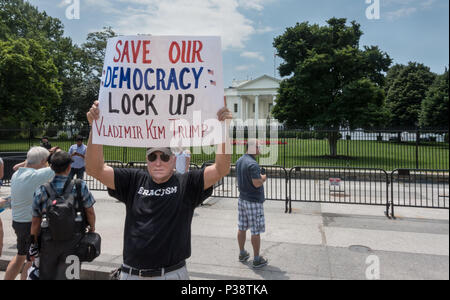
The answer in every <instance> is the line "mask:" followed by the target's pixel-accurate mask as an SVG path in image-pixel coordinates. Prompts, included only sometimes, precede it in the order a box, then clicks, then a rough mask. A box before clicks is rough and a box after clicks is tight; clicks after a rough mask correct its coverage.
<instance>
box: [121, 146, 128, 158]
mask: <svg viewBox="0 0 450 300" xmlns="http://www.w3.org/2000/svg"><path fill="white" fill-rule="evenodd" d="M122 161H123V162H127V161H128V160H127V147H123V148H122Z"/></svg>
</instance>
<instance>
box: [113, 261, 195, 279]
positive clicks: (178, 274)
mask: <svg viewBox="0 0 450 300" xmlns="http://www.w3.org/2000/svg"><path fill="white" fill-rule="evenodd" d="M125 267H128V266H127V265H125ZM120 280H189V274H188V271H187V268H186V266H184V267H182V268H179V269H178V270H175V271H172V272H169V273H166V274H164V276H159V277H139V276H136V275H130V274H127V273H124V272H122V273H121V274H120Z"/></svg>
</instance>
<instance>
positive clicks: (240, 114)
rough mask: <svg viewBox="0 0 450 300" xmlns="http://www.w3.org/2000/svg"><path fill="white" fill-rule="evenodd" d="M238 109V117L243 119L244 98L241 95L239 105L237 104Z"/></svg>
mask: <svg viewBox="0 0 450 300" xmlns="http://www.w3.org/2000/svg"><path fill="white" fill-rule="evenodd" d="M238 109H239V118H240V119H241V120H243V119H244V99H243V98H242V97H241V96H239V106H238Z"/></svg>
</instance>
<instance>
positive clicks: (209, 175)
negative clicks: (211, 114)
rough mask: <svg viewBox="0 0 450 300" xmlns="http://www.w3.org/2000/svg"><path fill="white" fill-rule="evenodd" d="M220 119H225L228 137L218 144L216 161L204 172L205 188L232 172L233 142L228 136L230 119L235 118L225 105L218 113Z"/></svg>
mask: <svg viewBox="0 0 450 300" xmlns="http://www.w3.org/2000/svg"><path fill="white" fill-rule="evenodd" d="M217 117H218V119H219V121H221V122H222V121H225V126H226V130H225V132H226V137H225V143H223V144H221V145H218V147H217V152H216V161H215V163H214V164H213V165H212V166H209V167H206V168H205V171H204V174H203V178H204V179H203V181H204V189H205V190H206V189H208V188H210V187H211V186H213V185H214V184H215V183H216V182H218V181H219V180H220V179H222V178H223V177H225V176H226V175H227V174H228V173H229V172H230V167H231V144H230V140H229V137H228V128H229V121H230V120H231V119H232V118H233V115H232V114H231V112H230V110H228V108H226V107H224V108H222V109H221V110H219V112H218V113H217Z"/></svg>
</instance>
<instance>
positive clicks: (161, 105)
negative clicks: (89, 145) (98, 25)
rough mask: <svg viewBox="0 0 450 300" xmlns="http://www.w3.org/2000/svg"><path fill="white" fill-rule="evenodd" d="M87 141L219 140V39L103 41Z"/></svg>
mask: <svg viewBox="0 0 450 300" xmlns="http://www.w3.org/2000/svg"><path fill="white" fill-rule="evenodd" d="M101 78H102V79H101V86H100V93H99V102H100V104H99V109H100V118H99V119H98V120H96V121H94V122H93V124H92V133H93V143H94V144H103V145H112V146H127V147H169V146H183V147H187V146H203V145H215V144H221V143H223V142H224V133H223V132H224V124H223V122H222V123H221V122H218V120H217V112H218V111H219V110H220V109H221V108H222V107H223V106H224V88H223V72H222V46H221V40H220V37H189V36H145V35H138V36H119V37H115V38H112V39H110V40H108V45H107V49H106V55H105V63H104V67H103V74H102V77H101Z"/></svg>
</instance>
